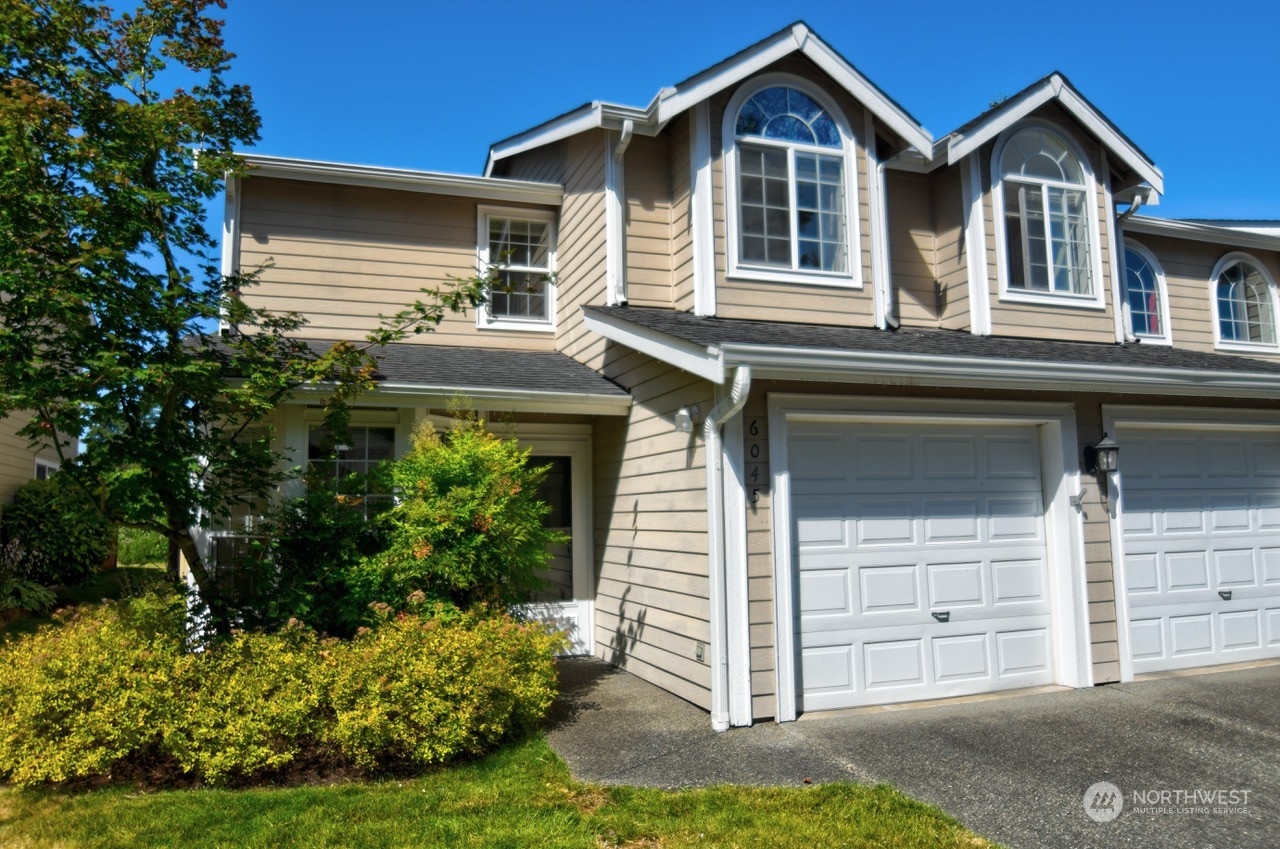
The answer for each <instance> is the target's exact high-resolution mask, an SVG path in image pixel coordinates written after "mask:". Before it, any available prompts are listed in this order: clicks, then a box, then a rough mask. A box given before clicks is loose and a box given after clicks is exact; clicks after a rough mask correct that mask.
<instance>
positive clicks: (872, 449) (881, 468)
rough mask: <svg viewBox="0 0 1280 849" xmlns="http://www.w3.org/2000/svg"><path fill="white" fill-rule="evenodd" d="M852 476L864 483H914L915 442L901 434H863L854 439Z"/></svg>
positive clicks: (850, 474) (850, 473) (850, 471)
mask: <svg viewBox="0 0 1280 849" xmlns="http://www.w3.org/2000/svg"><path fill="white" fill-rule="evenodd" d="M853 445H854V450H853V468H852V469H851V470H849V477H852V478H853V479H854V480H860V481H893V480H912V479H913V478H914V477H915V473H916V472H915V463H914V462H913V460H914V459H915V458H914V457H913V456H912V453H913V452H912V450H911V449H912V446H911V441H910V439H909V438H908V437H906V436H899V435H889V434H884V435H869V434H868V435H863V436H859V437H858V438H857V439H855V440H854V443H853Z"/></svg>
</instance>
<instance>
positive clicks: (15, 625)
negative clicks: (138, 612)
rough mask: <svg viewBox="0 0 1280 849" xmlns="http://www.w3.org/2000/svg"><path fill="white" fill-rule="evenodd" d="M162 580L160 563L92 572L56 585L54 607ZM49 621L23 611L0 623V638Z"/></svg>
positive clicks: (29, 630) (122, 592) (110, 595)
mask: <svg viewBox="0 0 1280 849" xmlns="http://www.w3.org/2000/svg"><path fill="white" fill-rule="evenodd" d="M164 579H165V576H164V564H163V563H149V564H145V565H141V566H121V567H119V568H117V569H108V570H107V571H105V572H95V573H94V574H93V575H91V576H89V577H88V578H86V579H85V580H83V581H81V582H80V583H78V584H75V585H73V586H70V587H59V588H58V589H57V596H58V599H57V603H56V606H55V608H54V609H55V610H56V609H57V608H58V607H66V606H67V605H69V604H85V603H87V602H100V601H102V600H103V599H104V598H120V597H122V596H126V595H131V594H133V593H135V592H137V591H138V590H139V589H140V588H142V587H146V586H149V585H151V584H154V583H156V582H157V581H163V580H164ZM52 621H53V618H52V616H51V615H49V614H30V613H27V614H23V615H21V616H19V617H18V618H16V619H13V620H11V621H9V622H5V623H3V625H0V638H3V636H4V635H5V634H8V635H10V636H13V637H17V636H20V635H22V634H30V633H32V632H34V631H35V630H36V629H37V628H39V627H40V626H41V625H47V624H49V623H50V622H52Z"/></svg>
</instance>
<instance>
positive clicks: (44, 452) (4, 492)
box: [0, 412, 75, 505]
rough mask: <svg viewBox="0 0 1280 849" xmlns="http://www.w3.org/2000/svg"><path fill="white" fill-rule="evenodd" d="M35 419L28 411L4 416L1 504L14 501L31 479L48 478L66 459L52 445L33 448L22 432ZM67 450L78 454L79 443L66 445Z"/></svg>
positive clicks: (0, 435) (0, 430) (0, 451)
mask: <svg viewBox="0 0 1280 849" xmlns="http://www.w3.org/2000/svg"><path fill="white" fill-rule="evenodd" d="M30 420H31V414H30V413H25V412H16V413H10V414H9V415H8V416H7V417H5V418H4V419H0V505H5V504H9V503H10V502H12V501H13V496H14V493H16V492H17V491H18V490H19V489H20V488H21V487H22V485H23V484H24V483H26V482H27V481H29V480H33V479H36V480H45V479H46V478H48V477H49V475H51V474H53V473H54V472H56V471H57V470H58V467H59V466H60V465H61V463H62V461H61V460H60V459H59V458H58V452H57V451H56V450H54V448H53V447H52V446H49V445H43V446H36V447H32V446H31V444H30V442H29V441H28V440H27V439H26V438H25V437H22V436H19V435H18V431H20V430H21V429H22V428H24V427H25V426H26V425H27V422H29V421H30ZM63 450H64V452H66V451H70V452H71V455H72V456H74V455H75V446H74V445H68V446H64V449H63Z"/></svg>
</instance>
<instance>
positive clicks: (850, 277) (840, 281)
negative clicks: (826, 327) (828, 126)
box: [720, 73, 863, 289]
mask: <svg viewBox="0 0 1280 849" xmlns="http://www.w3.org/2000/svg"><path fill="white" fill-rule="evenodd" d="M771 86H783V87H786V88H793V89H796V90H797V91H801V92H803V93H804V94H807V95H808V96H809V97H811V98H813V99H814V101H816V102H817V103H818V104H819V105H820V106H822V108H823V109H825V110H826V112H827V114H828V115H829V116H830V117H831V120H832V121H834V122H835V124H836V127H837V128H838V129H839V131H840V141H841V149H840V150H839V151H836V150H833V149H831V148H817V147H813V148H809V147H804V148H803V149H804V150H805V152H806V153H808V152H812V153H816V154H818V155H822V156H828V157H831V158H835V157H837V156H838V157H839V158H840V159H841V160H842V162H843V169H842V170H843V172H844V175H845V183H846V184H845V186H844V205H845V210H844V213H845V226H846V234H845V237H846V239H847V244H846V245H845V256H846V261H847V263H848V270H847V271H845V272H832V271H821V270H816V269H802V268H778V267H775V266H765V265H748V264H744V263H742V261H741V260H740V258H739V256H738V254H739V245H738V242H739V236H740V233H741V227H740V225H739V218H740V217H741V214H742V211H741V208H740V207H739V205H738V171H739V167H738V140H737V121H738V111H739V110H740V109H741V108H742V105H743V103H745V102H746V101H747V100H748V99H749V98H750V97H752V96H753V95H755V94H756V93H757V92H759V91H761V90H762V89H766V88H769V87H771ZM720 132H721V136H720V142H721V159H720V161H721V162H722V163H723V167H724V194H725V203H724V239H725V254H726V257H727V260H726V266H725V269H726V272H725V276H726V277H727V278H729V279H732V280H759V281H766V282H773V283H802V284H808V285H817V286H839V287H841V288H851V289H861V288H862V260H863V258H862V204H861V203H860V201H859V194H858V138H857V136H855V135H854V133H853V129H852V127H851V126H850V124H849V121H848V118H846V117H845V114H844V113H843V112H842V111H841V110H840V109H839V108H838V107H837V105H836V103H835V101H833V100H832V99H831V98H830V97H829V96H828V95H827V93H826V92H824V91H823V90H822V89H821V88H819V87H818V86H816V85H815V84H814V83H812V82H811V81H809V80H806V79H804V78H803V77H798V76H795V75H794V74H784V73H771V74H762V75H761V76H758V77H754V78H752V79H751V80H750V82H749V83H748V84H746V85H743V86H742V87H740V88H739V89H738V90H737V91H736V92H734V94H733V97H732V98H730V100H729V103H728V105H727V106H726V107H725V110H724V115H723V116H722V123H721V128H720ZM748 143H749V144H751V145H756V146H759V145H760V144H762V142H761V141H760V140H759V139H752V140H751V141H750V142H748ZM764 143H766V144H767V141H766V142H764ZM778 146H779V147H780V148H782V149H786V150H788V151H791V150H794V149H795V148H796V145H793V144H780V145H778ZM788 161H790V157H789V159H788ZM789 182H790V185H791V188H792V189H793V190H794V188H795V176H794V175H792V176H791V177H790V180H789ZM791 212H792V213H793V214H794V213H795V206H794V199H793V201H792V208H791ZM791 239H792V246H793V248H794V246H795V242H796V240H797V234H796V233H795V232H792V234H791ZM792 261H793V262H794V261H795V257H794V256H793V260H792Z"/></svg>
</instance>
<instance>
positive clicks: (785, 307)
mask: <svg viewBox="0 0 1280 849" xmlns="http://www.w3.org/2000/svg"><path fill="white" fill-rule="evenodd" d="M775 71H781V72H786V73H791V74H795V75H797V76H800V77H804V78H806V79H809V80H812V81H813V82H814V83H815V84H816V85H818V86H820V87H821V88H822V89H823V91H825V92H826V93H827V94H828V95H829V96H830V97H831V99H833V100H834V101H835V102H836V103H837V105H838V106H839V107H840V109H841V111H842V112H843V113H844V117H845V119H846V120H847V121H848V123H849V127H850V129H851V130H852V131H853V135H854V137H855V138H856V139H857V140H858V141H857V143H858V148H857V151H856V159H857V176H856V180H857V185H858V203H857V209H858V219H859V221H858V231H859V235H860V241H859V244H858V245H857V251H856V253H855V252H853V251H851V259H852V261H854V262H860V263H861V264H862V279H863V281H864V282H863V288H862V289H858V290H854V289H849V288H847V287H845V288H839V287H828V286H814V285H806V284H795V283H765V282H759V281H748V280H734V279H729V278H726V276H725V263H726V258H727V253H726V242H725V238H726V237H725V206H724V204H725V182H724V181H725V174H724V159H723V155H722V146H723V140H722V124H723V120H724V112H725V107H726V106H727V104H728V102H729V99H730V98H731V97H732V95H733V91H726V92H723V93H721V94H719V95H716V96H715V97H713V98H712V100H711V109H710V113H711V117H710V121H711V153H712V183H713V186H714V192H713V198H714V201H713V214H714V220H715V254H716V314H717V315H718V316H720V317H721V318H746V319H757V320H772V321H796V322H807V323H810V324H840V325H853V326H859V327H870V326H872V325H873V324H874V322H875V318H874V296H873V294H872V290H871V237H870V226H869V222H870V216H869V213H868V196H867V156H866V149H865V147H864V144H865V141H866V140H865V139H864V138H863V136H864V135H865V134H866V112H865V110H864V109H863V107H862V104H860V103H858V102H857V101H856V100H854V99H853V98H852V97H850V96H849V95H848V94H847V93H846V92H845V91H843V90H842V89H839V88H838V87H837V86H835V85H834V84H833V83H832V82H831V80H830V78H828V77H827V76H826V75H825V74H824V73H823V72H822V71H821V70H819V69H818V68H817V67H816V66H814V64H813V63H812V62H810V61H809V60H808V59H807V58H805V57H803V56H790V57H788V58H786V59H783V60H781V61H779V62H777V63H775V64H773V65H770V66H769V67H768V68H766V69H764V71H763V72H764V73H769V72H775ZM749 84H750V83H749V82H747V83H744V85H749ZM735 90H736V89H735ZM852 177H853V175H846V179H850V178H852Z"/></svg>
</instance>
